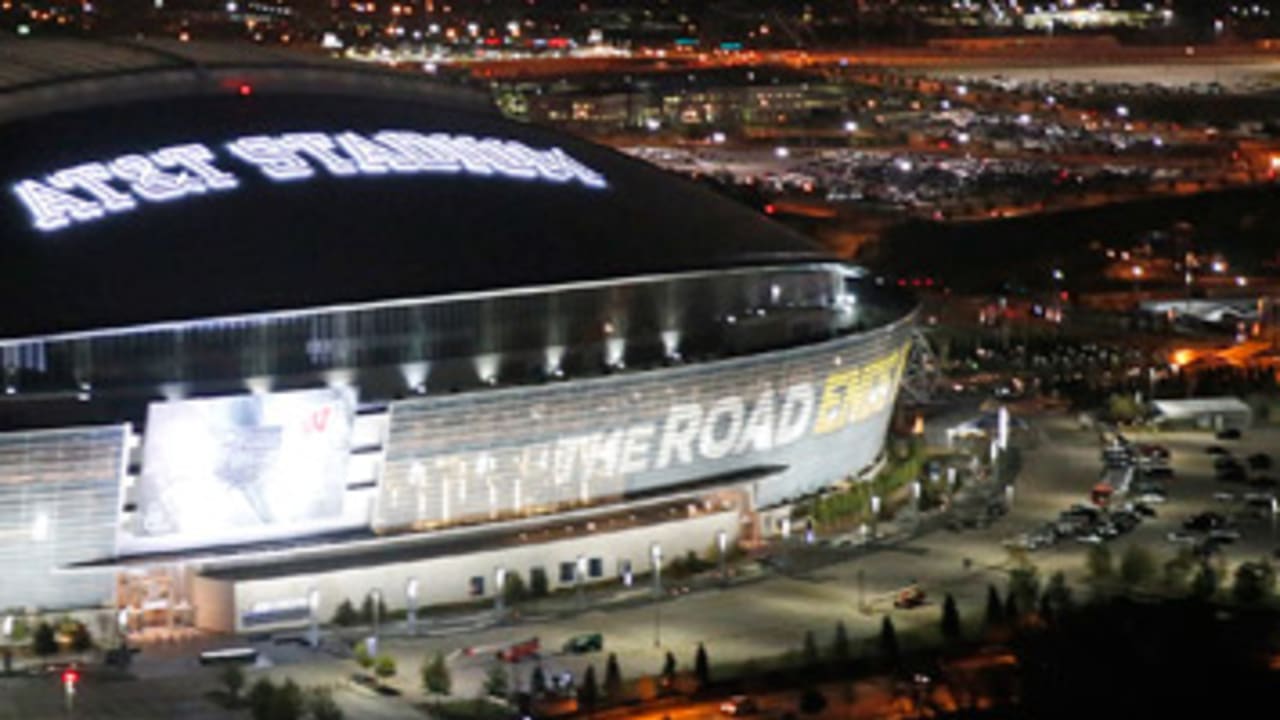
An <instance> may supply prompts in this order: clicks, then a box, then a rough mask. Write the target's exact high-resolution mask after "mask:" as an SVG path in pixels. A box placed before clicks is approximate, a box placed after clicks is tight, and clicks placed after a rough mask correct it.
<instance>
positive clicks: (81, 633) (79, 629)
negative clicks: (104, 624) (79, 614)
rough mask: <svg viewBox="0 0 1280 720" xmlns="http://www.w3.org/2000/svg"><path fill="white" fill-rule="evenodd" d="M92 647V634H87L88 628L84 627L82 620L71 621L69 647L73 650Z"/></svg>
mask: <svg viewBox="0 0 1280 720" xmlns="http://www.w3.org/2000/svg"><path fill="white" fill-rule="evenodd" d="M92 648H93V636H92V635H90V634H89V628H87V627H85V624H84V623H82V622H73V623H72V624H71V649H72V650H74V651H75V652H85V651H88V650H91V649H92Z"/></svg>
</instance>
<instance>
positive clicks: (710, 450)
mask: <svg viewBox="0 0 1280 720" xmlns="http://www.w3.org/2000/svg"><path fill="white" fill-rule="evenodd" d="M745 414H746V409H745V408H744V407H743V406H742V398H740V397H738V396H737V395H730V396H728V397H722V398H720V399H719V400H717V401H715V403H713V404H712V405H711V409H710V410H708V411H707V415H706V417H705V418H703V420H702V432H701V433H699V435H698V452H699V453H700V454H701V455H702V457H704V458H707V459H708V460H719V459H720V458H722V457H724V456H726V455H728V454H729V451H730V450H732V449H733V446H734V445H735V444H736V443H737V440H738V434H739V433H741V432H742V421H743V416H744V415H745Z"/></svg>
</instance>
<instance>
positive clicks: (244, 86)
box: [236, 83, 253, 97]
mask: <svg viewBox="0 0 1280 720" xmlns="http://www.w3.org/2000/svg"><path fill="white" fill-rule="evenodd" d="M236 94H237V95H239V96H240V97H249V96H250V95H252V94H253V86H252V85H250V84H249V83H240V85H239V86H237V87H236Z"/></svg>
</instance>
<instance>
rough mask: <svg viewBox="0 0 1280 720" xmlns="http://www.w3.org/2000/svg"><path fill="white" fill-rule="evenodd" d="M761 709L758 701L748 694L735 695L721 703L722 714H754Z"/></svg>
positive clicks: (735, 715)
mask: <svg viewBox="0 0 1280 720" xmlns="http://www.w3.org/2000/svg"><path fill="white" fill-rule="evenodd" d="M759 711H760V708H759V706H757V705H756V701H755V700H752V699H751V698H749V697H747V696H746V695H734V696H733V697H731V698H729V699H728V700H725V701H724V702H722V703H720V713H721V714H722V715H732V716H734V717H737V716H739V715H753V714H755V713H757V712H759Z"/></svg>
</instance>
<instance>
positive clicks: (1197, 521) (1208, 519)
mask: <svg viewBox="0 0 1280 720" xmlns="http://www.w3.org/2000/svg"><path fill="white" fill-rule="evenodd" d="M1226 525H1227V519H1226V518H1225V517H1223V516H1221V515H1219V514H1218V513H1215V512H1203V513H1200V514H1199V515H1192V516H1191V517H1189V518H1187V519H1186V520H1183V521H1182V527H1183V529H1186V530H1191V531H1193V532H1208V531H1210V530H1213V529H1216V528H1221V527H1226Z"/></svg>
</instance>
